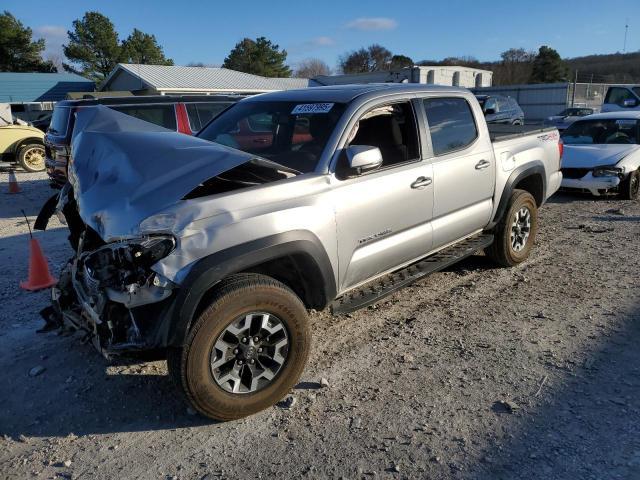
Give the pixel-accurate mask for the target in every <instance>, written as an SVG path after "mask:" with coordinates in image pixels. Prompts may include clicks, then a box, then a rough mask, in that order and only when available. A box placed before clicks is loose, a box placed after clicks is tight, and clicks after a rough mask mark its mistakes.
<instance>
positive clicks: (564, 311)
mask: <svg viewBox="0 0 640 480" xmlns="http://www.w3.org/2000/svg"><path fill="white" fill-rule="evenodd" d="M18 180H19V181H20V184H21V186H22V188H23V193H21V194H18V195H9V194H5V193H4V192H6V191H7V178H6V175H5V174H2V175H1V176H0V192H1V193H0V195H1V198H2V200H3V201H2V202H1V204H0V253H1V254H2V258H3V262H2V268H1V269H0V301H1V305H2V309H1V311H0V371H2V379H3V384H4V385H3V386H4V388H2V389H1V390H0V435H1V436H0V477H2V478H56V477H57V478H60V477H66V478H98V479H102V478H105V479H107V478H179V479H203V478H207V479H212V478H266V477H272V476H276V475H277V476H281V477H287V478H289V477H295V478H297V477H308V478H325V477H343V478H349V479H353V478H366V479H371V478H429V479H449V478H452V479H540V478H544V479H572V480H574V479H609V478H612V479H613V478H620V479H640V415H639V413H640V348H638V344H639V343H640V323H639V312H638V308H639V301H640V291H639V289H638V284H637V272H638V271H639V267H640V248H639V243H638V235H639V234H640V205H639V204H637V203H629V202H620V201H616V200H613V199H611V200H596V199H593V198H589V197H584V196H566V195H557V196H556V197H554V199H552V201H551V202H550V203H548V204H547V205H546V206H545V207H544V208H543V209H542V211H541V216H540V234H539V237H538V246H537V247H536V249H535V250H534V252H533V254H532V257H531V259H530V260H529V261H528V262H526V263H525V264H523V265H521V266H519V267H518V268H514V269H496V268H493V267H492V266H491V265H490V264H489V262H488V261H486V259H485V258H484V257H482V256H480V255H478V256H475V257H472V258H470V259H468V260H466V261H464V262H463V263H460V264H458V265H457V266H456V267H454V268H451V269H449V270H447V271H445V272H441V273H437V274H435V275H432V276H431V277H429V278H427V279H425V280H423V281H421V282H419V283H417V284H414V286H412V287H409V288H407V289H404V290H402V291H400V292H398V293H396V294H394V295H393V296H391V297H389V298H388V299H386V301H384V302H383V303H381V304H379V305H376V306H374V307H372V308H369V309H365V310H363V311H359V312H356V313H354V314H352V315H347V316H341V317H332V316H330V315H328V314H327V313H315V314H313V315H312V327H313V331H314V342H315V343H314V346H313V351H312V354H311V359H310V363H309V365H308V367H307V369H306V371H305V373H304V375H303V378H302V382H301V383H300V384H299V385H298V386H297V387H296V389H294V391H293V392H292V393H291V395H292V398H294V399H295V402H294V404H293V406H292V407H291V408H290V409H286V408H283V407H282V406H279V407H278V406H276V407H273V408H270V409H268V410H266V411H264V412H262V413H260V414H258V415H255V416H253V417H251V418H247V419H244V420H242V421H236V422H229V423H212V422H211V421H209V420H207V419H204V418H201V417H199V416H197V415H193V414H191V413H192V412H190V411H188V410H187V408H186V406H185V405H184V404H183V403H182V402H181V400H180V399H179V397H178V396H177V395H176V391H175V390H174V388H173V386H172V384H171V382H170V379H169V378H168V376H167V372H166V368H165V364H164V362H162V361H146V362H141V361H134V360H119V361H117V362H115V363H112V364H109V363H107V362H106V361H105V360H103V359H102V357H100V356H99V355H98V354H97V352H95V351H94V350H93V348H92V347H91V346H90V345H87V344H82V343H81V341H80V340H81V339H80V337H79V336H78V335H72V336H59V335H57V334H56V333H48V334H36V333H35V330H36V329H37V328H39V327H40V325H41V320H40V318H39V316H38V311H39V310H40V309H41V308H43V307H44V306H46V305H47V301H48V300H47V293H46V292H40V293H27V292H24V291H21V290H20V289H19V288H18V282H19V280H22V279H24V278H25V277H26V274H27V257H28V244H27V240H28V233H27V228H26V225H25V221H24V219H22V218H21V213H20V209H22V208H23V209H25V211H26V213H27V215H28V216H29V217H30V218H31V219H32V220H33V218H34V217H35V215H36V214H37V212H38V210H39V207H40V205H41V204H42V203H43V202H44V200H45V199H46V198H47V196H48V195H49V194H50V191H49V188H48V185H47V183H46V181H45V177H44V175H42V174H25V173H22V174H18ZM54 220H55V219H54ZM36 236H37V238H38V239H39V240H40V242H41V244H42V246H43V248H44V250H45V253H46V255H47V256H48V258H49V260H50V263H51V266H52V268H53V270H54V272H56V271H57V269H58V267H59V265H60V264H61V263H62V262H63V261H64V260H65V259H66V258H68V257H69V256H70V254H71V251H70V249H69V247H68V246H67V244H66V230H65V228H64V227H63V226H62V225H60V224H59V223H57V220H56V221H52V224H51V225H50V228H49V230H48V231H47V232H44V233H43V232H38V233H37V234H36ZM36 367H40V368H36ZM34 368H36V370H32V369H34ZM30 372H31V374H34V373H38V374H37V375H35V376H32V375H30ZM322 378H325V379H326V380H327V383H328V386H325V387H321V385H320V380H321V379H322Z"/></svg>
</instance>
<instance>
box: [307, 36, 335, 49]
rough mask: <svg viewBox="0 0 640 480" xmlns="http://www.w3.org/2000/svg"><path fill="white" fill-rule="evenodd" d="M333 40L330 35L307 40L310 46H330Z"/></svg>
mask: <svg viewBox="0 0 640 480" xmlns="http://www.w3.org/2000/svg"><path fill="white" fill-rule="evenodd" d="M335 43H336V42H335V40H334V39H333V38H331V37H316V38H312V39H311V40H309V41H308V42H307V44H308V45H309V46H312V47H331V46H333V45H335Z"/></svg>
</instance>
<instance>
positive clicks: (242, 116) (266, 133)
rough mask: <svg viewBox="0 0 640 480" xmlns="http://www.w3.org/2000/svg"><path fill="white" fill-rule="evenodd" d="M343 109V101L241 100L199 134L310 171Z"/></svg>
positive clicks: (302, 170) (291, 166)
mask: <svg viewBox="0 0 640 480" xmlns="http://www.w3.org/2000/svg"><path fill="white" fill-rule="evenodd" d="M344 109H345V104H342V103H317V102H316V103H299V102H285V101H279V102H261V101H249V102H240V103H237V104H236V105H234V106H233V107H231V108H229V109H228V110H226V111H225V112H223V113H222V114H221V115H220V116H219V117H217V118H216V119H214V120H213V121H212V122H211V123H209V125H207V126H206V127H205V128H204V129H203V130H202V131H201V132H200V133H198V135H197V136H198V137H200V138H204V139H206V140H210V141H212V142H216V143H220V144H222V145H226V146H228V147H233V148H237V149H238V150H242V151H245V152H247V153H252V154H255V155H259V156H260V157H262V158H266V159H268V160H271V161H273V162H276V163H279V164H280V165H284V166H285V167H289V168H292V169H294V170H297V171H299V172H301V173H308V172H312V171H314V170H315V169H316V166H317V164H318V160H319V159H320V155H321V154H322V151H323V150H324V147H325V145H326V143H327V140H328V139H329V136H330V135H331V133H332V132H333V129H334V128H335V126H336V123H337V122H338V120H339V119H340V116H341V115H342V113H343V112H344Z"/></svg>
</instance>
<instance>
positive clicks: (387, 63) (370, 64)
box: [338, 43, 408, 73]
mask: <svg viewBox="0 0 640 480" xmlns="http://www.w3.org/2000/svg"><path fill="white" fill-rule="evenodd" d="M392 58H393V54H392V53H391V52H390V51H389V50H387V49H386V48H384V47H383V46H382V45H378V44H377V43H374V44H373V45H369V47H367V48H361V49H359V50H354V51H352V52H348V53H346V54H344V55H343V56H341V57H340V60H339V61H338V64H339V66H340V70H342V73H364V72H377V71H380V70H389V69H390V68H391V60H392ZM407 58H408V57H407Z"/></svg>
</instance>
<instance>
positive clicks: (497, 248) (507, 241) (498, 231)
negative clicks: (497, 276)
mask: <svg viewBox="0 0 640 480" xmlns="http://www.w3.org/2000/svg"><path fill="white" fill-rule="evenodd" d="M522 209H526V210H528V212H529V215H530V220H529V223H530V226H529V230H528V236H527V238H526V241H525V242H524V245H522V248H520V249H519V250H517V249H516V247H514V245H513V243H512V238H511V234H512V229H513V228H514V227H513V223H514V221H515V220H516V214H517V213H518V212H520V211H522ZM537 232H538V207H537V205H536V201H535V199H534V198H533V196H532V195H531V194H530V193H529V192H527V191H525V190H514V191H513V193H512V194H511V198H510V199H509V204H508V207H507V211H506V212H505V214H504V215H503V217H502V218H501V219H500V222H499V223H498V224H497V225H496V227H495V229H494V232H493V234H494V236H495V239H494V241H493V243H492V244H491V246H490V247H488V248H486V249H485V253H486V254H487V256H488V257H489V258H491V259H492V260H493V261H494V262H496V263H497V264H498V265H500V266H502V267H513V266H514V265H518V264H519V263H522V262H524V261H525V260H526V259H527V258H528V257H529V253H530V252H531V249H532V248H533V245H534V243H535V239H536V233H537ZM514 235H515V232H514ZM518 235H521V233H520V234H518ZM518 247H520V243H518Z"/></svg>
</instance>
